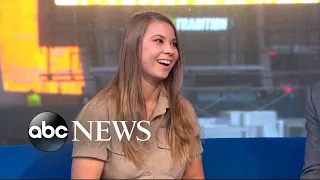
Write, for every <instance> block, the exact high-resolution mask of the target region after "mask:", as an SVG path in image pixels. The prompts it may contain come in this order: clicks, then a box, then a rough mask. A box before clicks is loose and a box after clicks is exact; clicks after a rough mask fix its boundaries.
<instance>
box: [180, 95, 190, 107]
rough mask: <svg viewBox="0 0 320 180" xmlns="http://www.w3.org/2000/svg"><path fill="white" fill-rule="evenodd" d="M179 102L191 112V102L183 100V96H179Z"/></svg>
mask: <svg viewBox="0 0 320 180" xmlns="http://www.w3.org/2000/svg"><path fill="white" fill-rule="evenodd" d="M179 102H180V104H181V105H182V106H184V107H185V108H187V109H188V110H193V106H192V104H191V102H190V101H189V100H188V99H187V98H185V97H184V96H182V95H180V97H179Z"/></svg>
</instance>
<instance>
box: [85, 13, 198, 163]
mask: <svg viewBox="0 0 320 180" xmlns="http://www.w3.org/2000/svg"><path fill="white" fill-rule="evenodd" d="M154 20H157V21H163V22H166V23H168V24H170V25H171V27H172V28H173V29H174V32H175V36H176V39H177V49H178V52H179V59H178V60H177V62H176V64H175V65H174V67H173V68H172V70H171V72H170V73H169V75H168V77H167V78H166V79H165V80H163V85H164V88H165V90H166V92H167V95H168V101H169V109H170V111H169V115H168V116H170V118H169V121H168V124H167V128H166V138H167V141H168V143H169V145H170V147H171V156H172V159H173V160H174V162H180V161H187V160H189V158H190V157H191V156H193V155H194V154H193V153H194V152H195V150H196V147H197V146H198V144H199V135H198V134H197V131H196V128H195V124H194V123H192V122H194V121H192V119H191V118H192V117H191V116H190V115H189V114H188V113H187V111H188V109H187V107H186V105H185V104H184V103H182V101H181V96H180V92H181V88H182V84H183V71H184V60H183V58H181V54H182V52H181V48H180V46H179V39H178V35H177V31H176V28H175V26H174V24H173V23H172V22H171V20H170V19H169V18H167V17H166V16H165V15H163V14H160V13H157V12H142V13H137V14H135V15H133V16H132V17H131V18H130V19H129V21H128V22H127V26H126V28H125V31H124V35H123V38H122V42H121V47H120V52H119V68H118V71H117V73H116V76H115V78H114V79H113V81H112V82H111V84H110V85H109V87H107V88H105V89H103V90H102V91H101V92H100V93H98V94H97V95H96V96H95V97H94V99H95V100H94V101H95V102H96V101H99V100H105V98H106V96H108V97H112V98H114V99H115V102H116V106H117V112H116V113H117V117H118V120H127V121H129V122H130V121H133V120H141V119H146V117H144V116H145V115H144V114H145V113H144V112H146V108H145V101H144V98H143V94H142V86H141V78H140V77H141V61H140V56H141V51H140V50H141V42H142V38H143V36H144V33H145V30H146V28H147V26H148V24H149V23H150V22H152V21H154ZM89 103H90V102H89ZM137 112H140V113H137ZM131 126H132V124H131ZM131 126H130V125H129V127H131ZM136 135H138V136H140V135H141V134H139V131H137V130H136V128H134V130H133V137H135V136H136ZM140 137H141V136H140ZM124 139H125V141H123V151H124V153H125V154H126V156H127V158H128V159H130V160H132V161H133V162H134V163H135V164H136V165H137V166H139V167H141V166H142V165H143V164H144V156H145V155H146V154H147V152H146V151H147V150H146V148H143V146H141V144H140V142H137V141H132V140H131V141H130V142H128V141H127V140H126V138H124Z"/></svg>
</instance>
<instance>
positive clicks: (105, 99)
mask: <svg viewBox="0 0 320 180" xmlns="http://www.w3.org/2000/svg"><path fill="white" fill-rule="evenodd" d="M116 97H117V94H116V92H115V90H114V89H111V88H105V89H103V90H101V91H100V92H99V93H97V94H96V95H95V96H94V97H93V98H92V99H90V101H89V102H88V103H87V104H86V105H85V106H84V107H83V108H82V111H81V112H86V114H95V115H97V114H106V113H109V111H110V109H112V108H114V107H115V106H116Z"/></svg>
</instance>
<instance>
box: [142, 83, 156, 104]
mask: <svg viewBox="0 0 320 180" xmlns="http://www.w3.org/2000/svg"><path fill="white" fill-rule="evenodd" d="M141 85H142V93H143V97H144V100H145V103H147V104H154V103H156V102H157V100H158V97H159V93H160V89H161V82H157V83H155V82H150V81H145V80H144V79H142V81H141Z"/></svg>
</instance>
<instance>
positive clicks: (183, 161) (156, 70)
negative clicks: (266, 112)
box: [71, 12, 204, 179]
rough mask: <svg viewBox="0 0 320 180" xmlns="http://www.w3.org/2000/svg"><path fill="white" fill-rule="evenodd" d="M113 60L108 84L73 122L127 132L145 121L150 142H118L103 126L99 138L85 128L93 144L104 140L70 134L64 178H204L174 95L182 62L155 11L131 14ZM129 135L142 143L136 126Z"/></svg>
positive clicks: (195, 141)
mask: <svg viewBox="0 0 320 180" xmlns="http://www.w3.org/2000/svg"><path fill="white" fill-rule="evenodd" d="M119 55H120V57H119V69H118V72H117V74H116V77H115V79H114V81H113V82H112V83H111V85H110V86H109V87H108V88H106V89H104V90H102V91H101V92H99V93H98V94H97V95H96V96H95V97H94V98H93V99H91V100H90V101H89V103H88V104H87V105H86V106H85V107H84V108H83V110H82V111H81V113H80V114H79V116H78V118H77V120H78V121H79V122H80V123H81V124H82V125H83V126H84V127H86V128H87V130H89V129H90V127H89V124H90V123H89V122H88V121H98V120H100V121H114V120H126V121H128V122H131V123H130V124H128V126H129V127H130V128H132V127H134V126H133V125H134V124H133V123H132V121H133V120H143V119H144V120H148V122H149V125H144V127H145V128H146V129H148V130H149V131H150V133H151V136H150V139H149V140H148V141H144V142H142V141H137V140H136V138H131V139H130V140H127V138H123V139H122V140H119V139H118V137H117V133H116V132H117V131H116V130H115V128H114V127H112V126H111V125H109V126H108V128H109V129H108V131H107V133H104V134H103V135H102V134H98V133H97V131H95V130H96V129H97V126H96V125H94V123H93V124H92V125H93V127H92V130H93V136H92V137H93V139H94V138H95V137H96V136H97V135H98V136H99V135H101V136H103V137H102V139H108V138H111V140H110V141H90V140H89V139H88V138H87V137H86V136H85V135H84V134H80V133H78V134H77V139H78V140H79V141H76V142H74V147H73V154H72V156H73V162H72V175H71V176H72V179H99V178H103V179H181V178H185V179H192V178H194V179H204V173H203V168H202V161H201V153H202V151H203V149H202V145H201V142H200V135H199V134H200V133H199V126H198V122H197V118H196V115H195V112H194V109H193V107H192V105H191V104H190V103H189V101H187V100H186V99H185V98H183V97H182V96H181V95H180V91H181V88H182V83H183V70H184V67H183V65H184V62H183V59H182V58H181V50H180V47H179V43H178V37H177V32H176V29H175V27H174V25H173V23H172V22H171V21H170V20H169V19H168V18H167V17H166V16H164V15H162V14H160V13H156V12H143V13H138V14H135V15H134V16H133V17H131V18H130V20H129V21H128V23H127V27H126V29H125V32H124V37H123V39H122V44H121V48H120V54H119ZM100 128H102V129H104V130H105V129H107V127H106V126H104V127H100ZM130 128H129V130H130ZM104 132H106V130H105V131H104ZM132 134H133V135H132V136H131V137H140V139H142V138H141V137H142V136H143V134H142V133H141V132H140V131H139V130H138V129H137V128H133V132H132Z"/></svg>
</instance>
